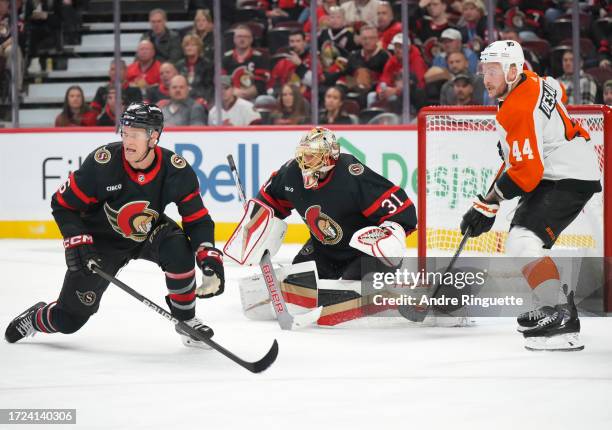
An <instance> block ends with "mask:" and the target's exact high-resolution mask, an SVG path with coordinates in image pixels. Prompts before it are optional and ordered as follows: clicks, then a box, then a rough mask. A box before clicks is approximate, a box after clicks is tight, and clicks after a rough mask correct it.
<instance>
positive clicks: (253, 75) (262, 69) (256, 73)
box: [222, 48, 270, 94]
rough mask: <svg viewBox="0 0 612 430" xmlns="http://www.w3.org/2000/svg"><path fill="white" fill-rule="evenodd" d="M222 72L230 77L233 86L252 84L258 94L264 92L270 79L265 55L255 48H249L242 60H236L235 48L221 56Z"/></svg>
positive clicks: (248, 85) (239, 86)
mask: <svg viewBox="0 0 612 430" xmlns="http://www.w3.org/2000/svg"><path fill="white" fill-rule="evenodd" d="M222 73H223V74H224V75H229V76H230V77H231V79H232V86H234V87H235V88H241V87H250V86H251V85H252V84H253V85H255V87H256V88H257V92H258V93H259V94H265V93H266V84H267V82H268V79H270V65H269V64H268V58H267V56H265V55H264V54H262V53H261V52H260V51H258V50H256V49H253V48H251V49H250V51H249V53H248V54H247V55H246V57H245V58H244V59H243V60H242V61H239V60H238V56H237V55H236V50H235V49H232V50H231V51H227V52H226V53H225V54H224V56H223V71H222Z"/></svg>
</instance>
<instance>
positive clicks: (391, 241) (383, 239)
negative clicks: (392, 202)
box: [349, 221, 406, 267]
mask: <svg viewBox="0 0 612 430" xmlns="http://www.w3.org/2000/svg"><path fill="white" fill-rule="evenodd" d="M349 245H350V246H352V247H353V248H355V249H357V250H359V251H361V252H363V253H366V254H368V255H371V256H372V257H377V258H380V259H381V260H382V262H383V263H384V264H385V265H386V266H389V267H395V266H397V265H398V264H400V263H401V260H402V257H403V256H404V254H405V251H406V232H405V231H404V228H403V227H402V226H401V225H399V224H398V223H396V222H393V221H385V222H383V223H382V224H381V225H379V226H370V227H364V228H362V229H359V230H357V231H356V232H355V233H354V234H353V237H351V241H350V242H349Z"/></svg>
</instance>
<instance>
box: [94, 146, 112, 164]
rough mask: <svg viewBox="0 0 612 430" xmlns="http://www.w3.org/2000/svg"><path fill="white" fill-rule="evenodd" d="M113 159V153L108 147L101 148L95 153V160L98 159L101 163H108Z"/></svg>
mask: <svg viewBox="0 0 612 430" xmlns="http://www.w3.org/2000/svg"><path fill="white" fill-rule="evenodd" d="M110 159H111V153H110V151H109V150H108V149H106V148H100V149H98V150H97V151H96V153H95V154H94V160H96V161H97V162H98V163H100V164H106V163H108V162H109V161H110Z"/></svg>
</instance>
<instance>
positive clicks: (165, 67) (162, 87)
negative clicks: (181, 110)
mask: <svg viewBox="0 0 612 430" xmlns="http://www.w3.org/2000/svg"><path fill="white" fill-rule="evenodd" d="M178 74H179V73H178V70H176V67H175V66H174V64H172V63H164V64H162V65H161V66H160V67H159V77H160V83H159V84H158V85H153V86H152V87H149V88H147V96H146V99H147V101H148V102H149V103H155V104H158V103H159V102H160V101H161V100H168V99H170V81H171V80H172V78H174V77H175V76H176V75H178Z"/></svg>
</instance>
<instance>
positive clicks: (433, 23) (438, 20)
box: [415, 0, 450, 42]
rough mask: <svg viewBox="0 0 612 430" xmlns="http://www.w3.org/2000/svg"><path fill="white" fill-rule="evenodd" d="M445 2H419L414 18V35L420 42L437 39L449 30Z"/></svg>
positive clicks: (424, 0)
mask: <svg viewBox="0 0 612 430" xmlns="http://www.w3.org/2000/svg"><path fill="white" fill-rule="evenodd" d="M447 8H448V4H447V2H446V0H420V1H419V8H418V9H417V11H416V16H415V19H416V21H415V24H416V25H415V33H416V34H417V35H418V37H419V39H421V41H422V42H425V41H426V40H427V39H429V38H431V37H436V38H439V37H440V35H441V34H442V32H443V31H444V30H446V29H447V28H449V26H450V24H449V22H448V13H447Z"/></svg>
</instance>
